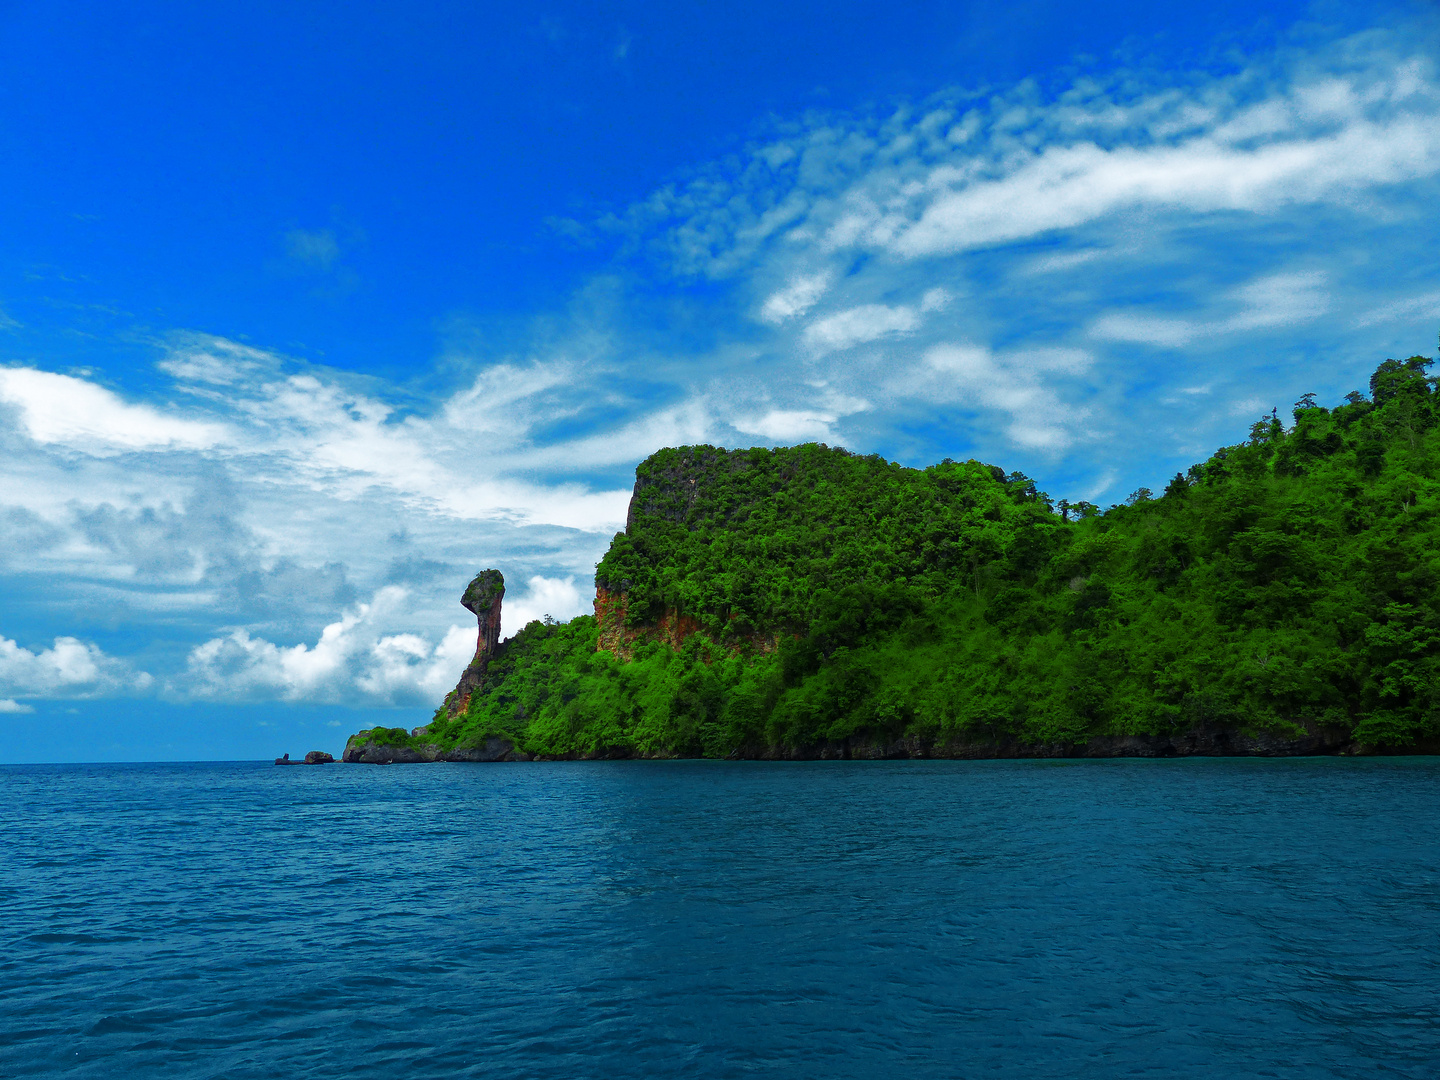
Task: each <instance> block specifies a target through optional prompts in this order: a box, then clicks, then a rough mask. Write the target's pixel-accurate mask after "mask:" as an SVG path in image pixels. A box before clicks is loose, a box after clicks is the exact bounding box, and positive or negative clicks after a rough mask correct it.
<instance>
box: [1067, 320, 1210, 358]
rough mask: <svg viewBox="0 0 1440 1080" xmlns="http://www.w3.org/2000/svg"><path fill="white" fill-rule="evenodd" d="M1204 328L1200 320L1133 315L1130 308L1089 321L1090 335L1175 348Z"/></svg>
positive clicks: (1187, 341)
mask: <svg viewBox="0 0 1440 1080" xmlns="http://www.w3.org/2000/svg"><path fill="white" fill-rule="evenodd" d="M1201 330H1202V327H1201V325H1200V324H1199V323H1196V322H1193V321H1191V320H1189V319H1174V318H1167V317H1166V316H1164V315H1134V314H1130V313H1128V312H1113V313H1111V314H1109V315H1102V316H1100V318H1098V319H1096V320H1095V321H1094V322H1093V323H1091V324H1090V336H1091V337H1096V338H1100V339H1102V340H1104V341H1136V342H1140V343H1142V344H1146V345H1163V346H1166V347H1167V348H1172V349H1178V348H1180V347H1181V346H1183V345H1188V344H1190V342H1192V341H1194V340H1195V337H1196V336H1197V335H1198V334H1199V333H1200V332H1201Z"/></svg>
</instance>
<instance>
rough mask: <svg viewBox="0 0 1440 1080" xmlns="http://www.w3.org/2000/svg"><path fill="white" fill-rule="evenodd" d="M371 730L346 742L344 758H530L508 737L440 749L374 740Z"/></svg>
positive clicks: (368, 761)
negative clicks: (370, 738)
mask: <svg viewBox="0 0 1440 1080" xmlns="http://www.w3.org/2000/svg"><path fill="white" fill-rule="evenodd" d="M368 734H369V732H365V731H362V732H360V733H359V734H358V735H352V736H351V737H350V742H349V743H348V744H346V747H345V756H344V760H345V761H348V762H351V763H353V764H357V765H423V764H428V763H430V762H435V761H529V760H531V758H530V755H529V754H526V753H523V752H521V751H519V750H516V749H515V744H514V743H512V742H511V741H510V740H509V739H502V738H500V737H499V736H491V737H490V738H488V739H486V740H485V741H484V742H483V743H481V744H480V745H478V746H466V747H458V746H457V747H455V748H454V749H453V750H441V749H440V747H439V746H437V745H435V744H434V743H423V744H421V745H420V746H395V745H392V744H387V743H374V742H370V741H369V740H368V739H367V736H368Z"/></svg>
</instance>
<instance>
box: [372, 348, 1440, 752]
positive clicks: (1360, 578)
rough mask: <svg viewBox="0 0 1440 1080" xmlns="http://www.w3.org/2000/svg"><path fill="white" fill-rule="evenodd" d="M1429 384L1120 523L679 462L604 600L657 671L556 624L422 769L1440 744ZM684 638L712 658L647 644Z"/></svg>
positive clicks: (445, 728)
mask: <svg viewBox="0 0 1440 1080" xmlns="http://www.w3.org/2000/svg"><path fill="white" fill-rule="evenodd" d="M1430 364H1431V361H1430V360H1428V359H1425V358H1423V357H1412V358H1411V359H1409V360H1403V361H1396V360H1387V361H1386V362H1385V363H1384V364H1382V365H1381V366H1380V368H1379V369H1378V370H1377V371H1376V372H1375V375H1374V376H1373V377H1372V379H1371V382H1370V391H1371V392H1370V396H1369V397H1368V398H1366V397H1364V396H1362V395H1361V394H1359V393H1352V394H1350V395H1349V396H1348V398H1347V399H1346V402H1345V403H1344V404H1341V405H1340V406H1338V407H1337V408H1334V409H1327V408H1322V407H1319V406H1317V405H1316V404H1315V401H1314V396H1313V395H1310V394H1307V395H1305V397H1304V398H1303V399H1302V400H1301V401H1300V402H1298V403H1297V404H1296V406H1295V409H1294V413H1293V417H1294V422H1293V425H1290V426H1287V425H1286V424H1285V423H1284V422H1283V421H1282V420H1281V419H1280V418H1279V416H1278V415H1276V414H1274V413H1272V414H1271V415H1270V416H1268V417H1265V418H1262V419H1261V420H1260V421H1259V422H1258V423H1256V424H1255V425H1254V427H1253V428H1252V429H1251V431H1250V436H1249V438H1248V439H1246V440H1245V441H1244V442H1242V443H1240V444H1238V445H1235V446H1227V447H1224V448H1223V449H1221V450H1219V451H1217V452H1216V453H1215V454H1214V455H1213V456H1212V457H1211V458H1210V459H1209V460H1208V461H1205V462H1203V463H1201V464H1198V465H1195V466H1193V467H1192V468H1191V469H1190V470H1189V472H1188V473H1185V474H1177V475H1176V476H1175V477H1174V478H1173V479H1171V480H1170V481H1169V482H1168V483H1167V484H1165V485H1164V486H1163V490H1162V491H1161V492H1160V493H1159V494H1155V493H1152V492H1151V491H1149V490H1146V489H1144V488H1142V489H1141V490H1139V491H1137V492H1136V493H1135V494H1134V495H1132V496H1131V498H1130V499H1129V500H1127V502H1126V504H1124V505H1118V506H1111V507H1109V508H1108V509H1106V510H1103V511H1102V510H1100V509H1099V508H1097V507H1094V506H1091V505H1089V504H1085V503H1081V504H1077V505H1070V504H1067V503H1063V502H1062V503H1060V504H1058V505H1056V504H1053V503H1052V502H1051V500H1050V499H1049V498H1048V497H1047V496H1046V495H1045V494H1044V492H1041V491H1039V490H1038V489H1037V488H1036V485H1035V483H1034V482H1033V481H1032V480H1030V479H1029V478H1028V477H1025V476H1023V475H1021V474H1018V473H1009V474H1006V473H1004V472H1003V471H1001V470H1000V469H998V468H994V467H991V466H988V465H982V464H980V463H978V462H974V461H967V462H954V461H945V462H943V463H941V464H939V465H935V466H932V467H930V468H928V469H924V470H916V469H908V468H902V467H901V466H898V465H895V464H893V463H891V462H887V461H885V460H883V459H881V458H879V457H875V456H871V457H861V456H857V455H854V454H851V453H848V452H846V451H844V450H838V449H829V448H826V447H824V446H817V445H808V446H798V447H793V448H789V449H780V450H770V449H753V450H739V451H729V452H727V451H725V450H721V449H717V448H714V447H708V446H700V447H685V448H681V449H674V450H664V451H661V452H660V453H658V454H655V455H654V456H653V457H651V458H650V459H648V460H647V461H645V462H644V463H643V464H641V465H640V467H639V469H638V470H637V480H636V492H635V497H634V500H633V502H632V504H631V514H630V521H629V523H628V525H627V529H626V532H624V533H621V534H619V535H617V536H616V537H615V540H614V543H613V544H612V546H611V548H610V551H609V553H608V554H607V555H606V556H605V558H604V559H603V560H602V561H601V563H600V564H599V566H598V568H597V572H596V578H597V585H598V586H599V587H601V588H603V589H605V590H607V591H609V592H613V593H623V594H624V598H625V605H626V606H625V610H624V613H623V615H617V618H621V617H623V619H624V621H625V624H626V632H627V634H628V635H629V636H630V638H631V639H632V640H630V642H629V648H630V649H631V650H633V652H631V654H630V658H629V659H628V660H624V659H621V658H619V657H617V656H616V655H615V654H613V653H612V652H609V651H597V643H598V642H599V640H600V629H601V628H600V626H599V625H598V624H597V622H596V620H595V618H593V617H590V616H583V617H580V618H576V619H573V620H571V621H570V622H569V623H566V624H553V623H548V622H547V623H541V622H533V623H531V624H530V625H529V626H526V627H525V628H524V629H523V630H521V631H520V632H519V633H518V634H516V635H515V636H514V637H513V638H511V639H509V641H507V642H505V643H503V644H502V645H501V647H500V650H499V651H498V653H497V655H496V656H495V657H494V659H493V660H492V661H491V665H490V670H489V676H488V678H487V680H486V685H485V689H484V691H483V692H482V693H478V694H476V695H474V697H473V698H472V699H471V701H470V704H469V708H468V709H467V711H465V712H464V713H462V714H460V715H458V716H456V717H454V718H449V719H447V718H446V717H445V712H444V710H443V709H442V710H441V711H440V712H439V713H437V718H436V721H435V723H434V724H433V725H432V727H431V730H430V732H429V734H428V736H427V737H425V738H424V739H423V740H422V741H425V742H439V743H440V744H441V745H444V746H451V745H469V744H470V743H472V742H477V741H478V740H480V739H482V738H484V737H486V736H488V735H492V734H501V735H506V736H508V737H510V738H511V739H513V740H514V741H515V742H516V743H517V744H518V745H519V746H521V747H522V748H524V749H526V750H527V751H529V752H531V753H541V754H588V753H596V752H602V751H605V750H607V749H609V750H614V749H628V750H630V751H633V752H635V753H641V754H656V755H666V754H680V755H689V754H705V755H720V756H723V755H727V754H730V753H732V752H736V751H737V750H738V751H740V752H753V751H754V749H755V748H757V747H766V746H804V745H810V744H813V743H816V742H818V741H820V740H829V739H841V738H845V737H847V736H856V735H865V736H871V737H875V738H881V739H884V738H892V737H895V736H898V735H901V734H922V735H928V736H934V737H937V738H944V737H947V736H983V735H990V734H1007V735H1014V736H1018V737H1019V738H1022V739H1025V740H1033V741H1036V742H1040V741H1047V742H1048V741H1056V740H1067V741H1083V740H1084V739H1085V738H1086V737H1087V736H1089V735H1094V734H1130V733H1147V732H1164V731H1180V730H1187V729H1190V728H1193V727H1196V726H1197V725H1228V726H1233V727H1236V728H1241V729H1251V730H1254V729H1268V730H1277V729H1279V730H1293V729H1294V728H1295V726H1296V725H1298V724H1305V723H1321V724H1340V725H1345V726H1347V727H1350V728H1352V729H1353V731H1354V733H1355V737H1356V738H1357V740H1359V741H1361V742H1368V743H1373V744H1405V743H1408V742H1410V741H1412V740H1414V739H1415V738H1416V737H1417V736H1422V735H1431V734H1435V733H1436V732H1437V731H1440V589H1437V584H1440V543H1437V541H1440V517H1437V506H1440V504H1437V484H1436V469H1437V464H1440V425H1437V424H1436V422H1435V421H1436V413H1437V405H1440V397H1437V391H1436V390H1435V387H1434V382H1435V380H1432V379H1430V378H1428V377H1427V368H1428V367H1429V365H1430ZM676 611H678V612H681V613H684V614H686V615H689V616H692V617H693V618H694V619H696V620H698V623H699V626H700V630H699V632H697V633H694V634H692V635H691V636H690V637H688V638H687V639H686V640H685V641H684V643H683V645H682V646H681V647H680V648H678V649H676V648H672V647H671V646H670V645H668V644H664V643H658V642H655V641H648V642H647V640H646V639H645V634H646V631H647V628H650V627H653V626H654V624H655V623H656V621H657V620H658V619H660V618H661V616H663V615H665V614H666V613H667V612H668V613H672V614H673V613H674V612H676ZM777 643H778V647H776V645H777ZM376 736H377V738H400V737H403V733H401V732H398V731H397V732H394V733H388V732H387V733H386V734H385V735H381V734H380V732H379V730H378V729H377V732H376Z"/></svg>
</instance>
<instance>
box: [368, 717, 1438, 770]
mask: <svg viewBox="0 0 1440 1080" xmlns="http://www.w3.org/2000/svg"><path fill="white" fill-rule="evenodd" d="M423 730H424V729H421V728H417V729H416V731H415V733H414V737H416V738H419V737H421V736H422V735H423ZM357 740H360V741H358V742H357ZM1410 754H1440V739H1428V740H1422V741H1420V742H1417V743H1414V744H1412V745H1410V746H1366V745H1363V744H1360V743H1357V742H1355V740H1354V739H1353V738H1351V737H1350V733H1349V732H1348V731H1347V730H1346V729H1344V728H1338V727H1314V726H1311V727H1306V728H1304V729H1303V731H1302V732H1301V733H1299V734H1287V733H1282V732H1266V731H1243V730H1238V729H1232V728H1211V729H1194V730H1191V731H1186V732H1183V733H1180V734H1173V735H1163V734H1162V735H1096V736H1092V737H1091V738H1089V739H1087V740H1086V741H1084V742H1056V743H1025V742H1021V741H1020V740H1018V739H1015V738H1013V737H1004V736H1001V737H994V738H974V739H944V740H940V739H930V738H925V737H922V736H913V735H910V736H904V737H902V738H898V739H893V740H877V739H869V738H863V737H861V738H851V739H841V740H835V741H828V742H821V743H815V744H811V745H808V746H753V747H741V748H740V749H738V750H736V751H734V752H733V753H731V754H730V755H729V756H728V759H727V760H731V761H902V760H931V759H940V760H972V761H974V760H992V759H1024V758H1172V757H1316V756H1332V757H1334V756H1370V755H1385V756H1391V755H1410ZM685 756H687V755H683V754H667V755H653V754H652V755H647V754H641V753H637V752H635V751H634V750H632V749H631V748H629V747H608V748H603V749H599V750H596V751H594V752H592V753H588V754H563V755H532V754H527V753H525V752H524V751H523V750H519V749H517V748H516V747H515V744H514V743H512V742H511V741H510V740H509V739H505V738H501V737H499V736H492V737H490V738H489V739H486V740H485V742H484V743H483V744H482V745H479V746H473V747H465V748H454V749H449V750H446V749H442V748H441V747H440V746H438V745H436V744H434V743H422V744H420V745H419V746H413V745H412V746H389V745H381V744H376V743H371V742H368V741H364V733H363V732H362V733H361V734H360V735H356V736H353V737H352V738H351V739H350V742H349V743H348V744H347V745H346V747H345V754H344V756H343V758H342V760H343V761H348V762H352V763H356V764H364V765H407V764H416V765H418V764H428V763H432V762H440V761H455V762H462V761H470V762H490V761H615V760H629V759H644V758H651V759H660V758H667V759H673V758H681V757H685ZM695 756H698V755H695Z"/></svg>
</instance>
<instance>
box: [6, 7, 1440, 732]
mask: <svg viewBox="0 0 1440 1080" xmlns="http://www.w3.org/2000/svg"><path fill="white" fill-rule="evenodd" d="M1103 7H1104V14H1103V16H1098V15H1097V12H1098V11H1099V8H1097V6H1095V5H1076V4H1060V3H1043V2H1034V3H1009V4H1005V5H1000V4H981V3H974V4H944V5H942V4H915V5H898V6H897V5H885V4H878V3H853V4H835V3H828V4H824V5H811V6H806V5H802V4H789V5H775V4H759V3H756V4H745V3H731V4H723V5H693V6H691V7H690V8H685V9H680V8H677V7H676V6H675V5H660V4H614V5H606V6H597V5H563V4H556V5H535V6H527V5H505V6H500V5H495V6H486V5H476V4H467V5H453V6H447V5H417V4H413V3H412V4H407V5H404V6H401V5H395V6H392V7H386V6H382V5H353V4H351V5H344V6H341V5H333V6H327V5H321V4H293V5H285V6H275V7H274V8H273V9H270V10H260V9H259V8H258V6H256V5H232V6H225V5H221V4H210V5H184V6H182V5H174V6H171V5H147V4H112V5H97V4H76V3H55V2H51V3H46V4H7V5H3V6H0V57H3V64H0V72H3V75H0V154H3V160H4V162H5V167H4V169H3V170H0V191H3V197H0V729H3V734H4V738H5V743H4V745H5V747H6V749H5V751H4V752H3V755H0V756H3V758H4V759H5V760H125V759H129V760H136V759H141V760H144V759H163V758H215V757H220V758H225V757H260V756H268V755H272V754H278V753H282V752H285V751H289V752H291V753H296V752H300V753H303V752H304V751H305V750H308V749H313V748H323V749H330V750H332V751H338V749H339V747H340V745H341V744H342V742H343V737H344V735H346V734H348V733H349V732H351V731H353V730H356V729H357V728H359V727H362V726H369V725H370V724H372V723H376V722H383V723H387V724H396V725H404V726H410V725H413V724H415V723H420V722H423V721H424V719H425V718H427V717H428V715H429V713H430V711H431V710H432V709H433V707H434V704H435V703H436V702H437V701H438V700H439V699H440V697H441V696H443V694H444V692H445V690H446V689H448V688H449V687H450V686H452V685H453V684H454V682H455V679H456V678H457V677H458V675H459V672H460V670H461V669H462V668H463V666H464V663H465V662H466V660H467V659H468V657H469V654H470V652H471V651H472V650H473V641H474V623H473V620H472V619H471V618H470V617H469V616H468V615H467V614H466V613H465V612H464V611H463V610H462V609H461V608H460V606H459V604H458V596H459V593H460V591H461V589H462V588H463V585H464V583H465V581H466V580H468V578H469V576H470V575H471V574H472V573H473V572H474V571H475V570H477V569H480V568H482V567H486V566H496V567H499V568H500V569H501V570H503V571H504V573H505V575H506V578H507V581H508V583H509V592H508V596H507V601H506V615H505V626H504V630H505V632H506V633H509V632H513V631H514V630H515V629H517V628H518V627H519V625H521V624H522V623H523V622H524V621H525V620H526V619H528V618H534V617H539V616H541V615H544V614H551V615H554V616H556V617H560V618H567V617H570V616H572V615H575V614H578V613H581V612H583V611H587V610H589V605H590V602H591V600H592V598H593V593H592V582H591V576H592V571H593V567H594V564H595V561H596V560H597V559H598V558H599V556H600V554H601V553H602V552H603V551H604V549H605V547H606V545H607V543H608V541H609V538H610V536H611V534H612V533H613V532H614V531H615V529H616V528H618V527H620V526H621V525H622V524H623V519H624V511H625V504H626V500H627V498H628V492H629V486H630V483H631V480H632V476H633V469H634V466H635V464H636V462H637V461H639V460H640V459H641V458H643V457H644V456H645V455H646V454H648V453H650V452H652V451H653V450H655V449H657V448H659V447H662V446H666V445H677V444H683V443H693V442H712V443H718V444H724V445H728V446H750V445H782V444H790V443H795V442H801V441H808V440H819V441H825V442H828V443H831V444H837V445H843V446H847V447H850V448H852V449H854V450H858V451H862V452H866V453H870V452H878V453H881V454H884V455H886V456H887V457H889V458H891V459H894V460H897V461H901V462H904V463H906V464H910V465H917V466H918V465H926V464H930V463H933V462H935V461H938V460H940V459H941V458H944V457H947V456H948V457H955V458H964V457H971V456H974V457H979V458H981V459H983V460H985V461H989V462H993V463H996V464H1000V465H1002V466H1004V467H1005V468H1006V469H1021V470H1023V471H1025V472H1027V473H1029V474H1031V475H1033V476H1035V477H1037V478H1038V479H1039V480H1040V484H1041V487H1043V488H1044V489H1046V490H1047V491H1049V492H1050V493H1051V494H1052V495H1054V496H1055V497H1057V498H1058V497H1062V496H1064V497H1069V498H1071V499H1079V498H1087V499H1090V500H1092V501H1096V502H1100V503H1110V502H1117V501H1120V500H1122V499H1123V498H1124V497H1125V496H1126V495H1127V494H1128V493H1129V492H1130V491H1132V490H1133V489H1134V488H1136V487H1138V486H1140V485H1142V484H1144V485H1148V486H1151V487H1157V486H1159V485H1160V484H1162V483H1163V482H1164V480H1165V479H1166V478H1167V477H1168V476H1170V475H1172V474H1173V473H1174V472H1175V471H1176V469H1181V468H1184V467H1185V466H1186V465H1188V464H1190V463H1191V462H1193V461H1197V460H1202V459H1203V458H1204V457H1206V456H1207V455H1208V454H1209V453H1210V452H1211V451H1212V450H1213V449H1214V448H1215V447H1216V446H1219V445H1222V444H1225V443H1229V442H1235V441H1238V440H1239V439H1240V438H1242V437H1243V435H1244V433H1245V432H1246V431H1247V430H1248V427H1249V424H1250V423H1251V422H1252V421H1253V420H1254V419H1255V418H1256V417H1257V416H1258V415H1259V414H1260V413H1261V412H1268V411H1269V410H1270V409H1271V408H1272V407H1278V408H1279V409H1280V410H1281V414H1282V415H1284V414H1285V412H1286V411H1287V410H1288V407H1289V406H1290V404H1291V403H1292V402H1293V401H1295V400H1296V399H1297V398H1298V397H1299V396H1300V395H1301V394H1303V393H1306V392H1314V393H1316V394H1317V395H1318V396H1319V398H1320V400H1321V401H1322V402H1333V401H1334V400H1337V399H1339V398H1340V397H1341V396H1342V395H1343V394H1344V393H1345V392H1347V391H1349V390H1352V389H1357V388H1360V389H1363V387H1364V385H1365V380H1366V378H1367V376H1368V374H1369V372H1370V370H1371V369H1372V368H1373V367H1374V365H1375V364H1376V363H1377V362H1378V361H1379V360H1381V359H1384V358H1385V357H1386V356H1408V355H1411V354H1414V353H1425V354H1430V353H1432V352H1433V350H1434V348H1435V344H1436V331H1437V329H1440V274H1437V269H1440V257H1437V254H1436V252H1437V251H1440V245H1437V240H1440V228H1437V215H1436V214H1435V212H1434V209H1433V208H1434V207H1435V206H1437V205H1440V67H1437V56H1440V54H1437V49H1436V45H1437V41H1440V19H1437V16H1436V13H1435V9H1434V7H1433V5H1423V4H1408V3H1397V4H1392V5H1388V6H1387V5H1369V6H1366V7H1365V9H1364V11H1363V13H1359V12H1357V10H1356V8H1357V7H1358V6H1355V5H1338V4H1331V5H1327V4H1318V5H1315V4H1272V5H1269V6H1268V7H1266V8H1263V9H1260V8H1257V7H1256V5H1254V4H1253V3H1247V4H1239V3H1216V4H1210V5H1203V7H1204V10H1203V11H1201V10H1196V9H1197V7H1201V5H1180V4H1174V5H1167V4H1154V3H1145V4H1140V3H1133V4H1112V5H1104V6H1103ZM781 8H783V10H778V9H781Z"/></svg>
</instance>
